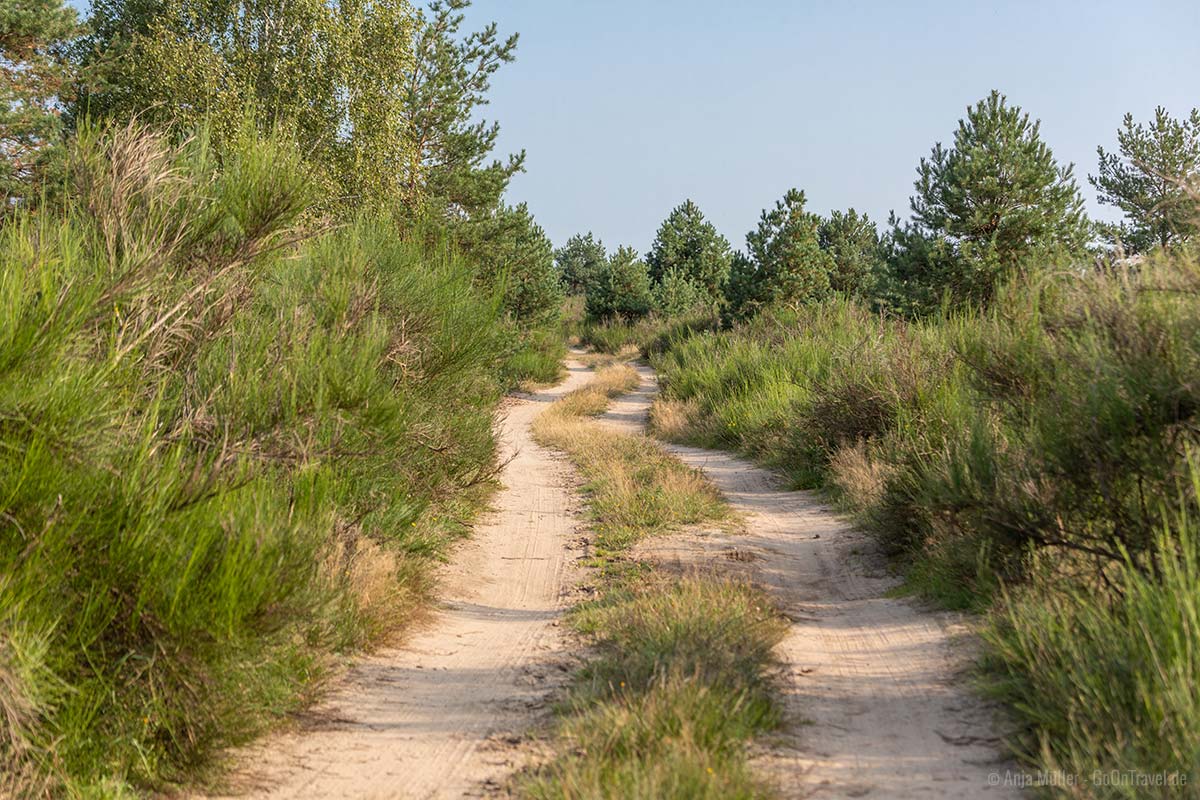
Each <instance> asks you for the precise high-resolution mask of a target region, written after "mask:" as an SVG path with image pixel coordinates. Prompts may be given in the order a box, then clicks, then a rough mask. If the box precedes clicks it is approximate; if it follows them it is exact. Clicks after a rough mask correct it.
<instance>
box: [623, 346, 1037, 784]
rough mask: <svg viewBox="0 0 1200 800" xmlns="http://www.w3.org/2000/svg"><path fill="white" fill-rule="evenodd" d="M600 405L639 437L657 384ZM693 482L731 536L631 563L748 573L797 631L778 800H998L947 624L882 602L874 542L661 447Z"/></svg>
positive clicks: (703, 454)
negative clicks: (737, 518)
mask: <svg viewBox="0 0 1200 800" xmlns="http://www.w3.org/2000/svg"><path fill="white" fill-rule="evenodd" d="M639 372H640V373H641V375H642V379H643V382H642V386H641V388H640V389H639V390H638V391H637V392H635V393H633V394H631V395H628V396H626V397H624V398H621V399H619V400H618V401H616V402H615V403H614V404H613V405H612V406H610V410H609V413H608V414H606V415H605V416H604V417H603V419H604V421H605V422H606V423H607V424H609V425H611V426H614V427H617V428H619V429H622V430H625V431H629V432H637V431H641V430H643V429H644V426H645V422H646V419H647V414H648V410H649V407H650V404H651V402H652V400H653V397H654V394H655V391H656V388H657V387H656V382H655V375H654V373H653V371H652V370H650V369H649V368H647V367H641V368H639ZM668 449H669V450H670V451H671V452H672V453H673V454H674V455H676V456H677V457H679V458H680V459H681V460H683V461H684V462H685V463H687V464H688V465H690V466H692V467H695V468H698V469H701V470H703V471H704V472H705V473H706V474H707V475H708V476H709V478H710V479H711V480H712V481H713V483H715V484H716V486H717V487H718V488H719V489H720V490H721V491H722V493H723V494H724V495H725V497H726V498H727V499H728V500H729V502H730V503H731V504H732V505H733V506H734V507H735V508H737V509H738V510H739V511H741V512H742V513H743V514H744V515H745V518H746V525H745V530H746V533H745V534H742V535H737V536H723V535H722V536H703V535H688V536H676V537H669V538H665V539H655V540H651V541H650V542H648V543H647V544H646V545H645V546H644V547H643V548H642V549H641V552H640V555H644V556H647V557H652V558H655V559H657V560H660V561H662V562H666V563H671V562H674V563H676V564H678V565H679V566H680V567H682V568H688V567H692V566H695V565H698V564H710V565H714V566H718V568H719V569H720V570H722V571H728V570H730V569H740V570H744V571H745V572H746V573H748V574H749V576H750V577H751V578H752V579H753V580H755V581H756V582H759V583H761V584H763V585H764V586H766V587H768V588H769V589H770V590H771V591H772V593H773V595H774V596H775V597H776V598H777V601H778V602H779V603H780V605H781V607H782V609H783V611H784V613H786V614H787V615H788V616H789V617H790V618H791V619H792V620H793V621H794V623H795V624H793V625H792V628H791V632H790V633H789V635H788V636H787V638H786V639H785V641H784V642H783V643H782V646H781V648H780V654H781V656H782V659H783V662H784V665H785V669H786V678H787V687H786V698H787V704H788V709H789V712H790V713H789V716H790V718H791V719H792V720H805V721H807V722H809V723H811V724H806V725H798V726H793V731H792V732H791V733H790V734H788V735H787V739H786V740H784V741H782V742H781V743H780V744H781V746H779V747H773V748H770V749H769V750H768V751H767V752H766V753H764V754H763V756H762V757H761V758H760V759H758V766H759V767H760V768H762V769H763V770H764V771H766V772H767V773H768V774H770V775H771V776H772V777H773V778H774V779H775V781H776V782H777V784H778V785H779V786H780V787H781V789H782V790H783V791H784V793H785V795H786V796H788V797H815V798H848V797H877V798H887V800H903V799H904V798H976V797H983V798H1000V797H1006V796H1017V795H1016V794H1015V792H1014V790H1011V789H1005V788H1002V787H997V788H993V787H990V786H989V785H988V784H989V776H990V775H991V774H993V773H999V774H1003V773H1004V772H1005V770H1006V769H1008V768H1009V765H1008V764H1007V763H1006V762H1005V760H1004V759H1003V757H1002V756H1001V755H1000V753H999V752H998V745H999V740H998V738H997V731H996V720H995V718H994V716H995V715H994V712H993V709H991V708H989V707H988V706H987V705H986V704H984V703H982V702H981V701H980V700H979V699H978V698H977V697H976V696H974V694H973V693H972V691H971V690H970V687H969V685H968V684H967V682H966V680H965V676H964V674H963V672H964V670H965V668H966V666H967V662H968V660H969V658H970V647H969V644H968V643H967V642H955V641H954V640H955V639H956V637H959V636H961V635H963V634H965V629H964V627H963V626H962V625H961V624H959V623H958V622H957V621H956V617H955V616H954V615H950V614H945V613H934V612H930V611H927V610H923V609H920V608H918V607H917V606H916V605H915V604H913V603H911V602H909V601H906V600H901V599H894V598H889V597H887V596H886V593H887V591H888V590H889V589H891V588H893V587H894V586H895V585H896V583H897V581H896V579H895V578H894V577H891V576H889V575H888V573H887V571H886V565H885V563H884V562H883V560H882V559H881V558H880V557H879V556H878V555H877V554H873V550H874V548H873V546H872V542H871V540H870V539H869V538H868V537H867V536H865V535H864V534H862V533H861V532H858V531H856V530H854V529H853V528H852V527H850V526H849V525H847V524H846V523H845V522H844V521H843V520H841V519H840V518H839V517H838V516H837V515H835V514H834V513H833V512H831V511H830V510H829V509H828V508H826V507H825V506H823V505H822V504H821V502H820V501H819V500H818V499H817V498H816V497H815V496H814V495H812V494H811V493H807V492H793V491H785V490H783V489H781V487H780V485H779V481H778V479H777V478H776V477H775V476H774V475H773V474H771V473H770V472H767V471H766V470H763V469H759V468H758V467H755V466H754V465H752V464H750V463H748V462H746V461H743V460H741V459H738V458H736V457H734V456H731V455H729V454H726V453H720V452H714V451H709V450H701V449H698V448H690V447H678V446H673V445H672V446H668Z"/></svg>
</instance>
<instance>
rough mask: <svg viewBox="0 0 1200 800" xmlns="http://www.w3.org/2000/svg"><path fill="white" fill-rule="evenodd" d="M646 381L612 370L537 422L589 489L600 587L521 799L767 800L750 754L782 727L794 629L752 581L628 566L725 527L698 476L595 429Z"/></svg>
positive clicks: (649, 447)
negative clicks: (695, 533)
mask: <svg viewBox="0 0 1200 800" xmlns="http://www.w3.org/2000/svg"><path fill="white" fill-rule="evenodd" d="M637 383H638V376H637V373H636V372H635V371H634V370H632V369H631V368H630V367H629V366H628V365H613V366H609V367H605V368H603V369H601V370H600V372H599V373H598V374H597V378H596V380H595V381H594V382H593V383H592V384H591V385H589V386H587V387H585V388H583V389H581V390H578V391H577V392H574V393H572V394H571V395H568V396H567V397H565V398H563V399H562V400H560V401H559V402H558V403H557V404H555V405H554V406H552V407H551V408H550V409H549V410H548V411H547V412H545V413H544V414H543V415H542V416H541V417H540V418H539V419H538V421H537V422H536V423H535V435H536V436H537V437H538V439H539V441H541V442H542V443H544V444H547V445H549V446H552V447H556V448H559V449H561V450H563V451H565V452H566V453H567V454H568V455H569V456H570V457H571V459H572V460H573V461H574V462H575V463H576V465H577V466H578V467H579V469H580V471H581V472H582V473H583V475H584V477H585V479H587V481H588V483H587V491H588V503H589V506H590V509H591V512H592V516H593V518H594V520H595V527H594V529H595V533H596V544H597V547H596V551H597V554H598V556H599V557H600V566H601V567H602V569H601V570H600V573H599V574H600V577H601V578H602V585H601V587H600V592H599V595H598V598H597V599H596V600H593V601H590V602H587V603H584V604H582V605H581V606H579V607H578V608H577V609H576V610H575V612H574V613H573V615H572V621H573V623H574V625H575V627H576V629H577V630H579V631H580V632H581V633H583V634H584V635H586V636H587V637H588V638H589V640H590V641H591V642H592V644H593V648H594V654H595V655H594V657H593V658H591V660H590V661H589V662H588V664H587V665H586V666H585V667H584V668H583V669H582V670H581V671H580V673H579V674H578V675H577V676H576V680H575V684H574V686H573V688H572V690H571V693H570V696H569V697H568V699H567V700H566V702H565V703H564V704H563V705H564V711H563V720H562V722H561V724H560V727H559V731H558V736H557V740H558V747H557V748H556V749H557V750H558V751H559V752H560V755H559V756H558V757H557V758H555V759H554V760H553V761H551V762H550V763H548V764H546V765H544V766H543V767H541V768H540V769H538V770H536V771H535V772H533V773H532V774H530V775H528V776H526V777H525V778H524V779H523V780H522V782H521V783H520V784H519V787H518V789H519V791H520V793H521V794H522V795H523V796H526V797H533V798H613V799H614V800H615V799H616V798H646V799H647V800H649V798H680V800H682V799H683V798H761V797H769V796H771V794H772V792H771V789H770V787H767V786H765V785H764V784H763V783H762V782H761V781H759V780H758V779H756V778H755V777H754V776H753V775H752V774H751V771H750V769H749V767H748V765H747V762H746V746H747V743H748V742H749V740H750V739H751V738H753V737H754V736H755V735H757V734H759V733H761V732H763V731H766V730H770V729H771V728H773V727H775V726H776V725H777V724H778V723H779V711H778V708H777V706H776V704H775V700H774V687H773V683H772V678H773V669H774V658H773V655H772V650H773V648H774V647H775V645H776V644H777V643H778V642H779V640H780V639H781V638H782V636H783V634H784V632H785V631H786V627H787V626H786V623H785V622H784V621H783V620H782V619H781V618H780V617H779V616H778V615H777V614H775V613H774V611H773V610H772V608H771V607H770V604H769V602H768V600H767V599H766V598H765V596H764V595H763V594H762V593H761V592H760V591H758V590H756V589H754V588H752V587H750V586H749V585H747V584H745V583H737V582H733V581H727V580H723V579H720V578H719V577H716V576H711V575H698V574H697V575H691V576H686V577H682V578H680V577H679V576H675V575H668V574H666V573H664V572H660V571H657V570H655V569H654V568H653V567H651V566H649V565H645V564H636V563H632V562H629V561H627V560H624V558H623V556H622V555H621V554H622V551H624V550H626V549H627V548H628V547H629V546H630V545H631V544H633V543H634V542H636V541H637V540H639V539H641V538H643V537H645V536H648V535H652V534H655V533H660V532H664V531H668V530H672V529H678V528H679V527H681V526H684V525H688V524H693V523H701V522H723V521H726V520H728V519H729V510H728V508H727V506H726V505H725V504H724V502H723V501H722V500H721V498H720V496H719V494H718V493H717V492H716V490H715V489H714V488H713V487H712V486H711V484H709V483H708V482H707V481H706V480H705V479H704V478H703V476H702V475H701V474H699V473H697V472H695V471H694V470H690V469H688V468H687V467H685V466H684V465H682V464H681V463H680V462H678V461H677V460H675V459H673V458H671V457H670V456H668V455H667V454H666V453H664V452H663V451H662V449H661V448H659V447H658V446H657V445H655V444H653V443H652V442H650V441H649V440H648V439H646V438H645V437H642V436H629V435H624V434H620V433H613V432H610V431H607V430H605V429H603V428H602V427H600V426H599V425H598V424H597V423H596V422H595V421H593V420H592V419H590V417H593V416H596V415H598V414H600V413H603V411H604V410H605V408H606V407H607V403H608V399H609V398H611V397H614V396H617V395H619V394H621V393H623V392H625V391H628V390H630V389H632V388H634V387H635V386H636V385H637Z"/></svg>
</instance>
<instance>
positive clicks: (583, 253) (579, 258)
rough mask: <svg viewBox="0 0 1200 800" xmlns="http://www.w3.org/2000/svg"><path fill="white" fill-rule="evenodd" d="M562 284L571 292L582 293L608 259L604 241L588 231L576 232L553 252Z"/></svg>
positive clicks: (593, 280)
mask: <svg viewBox="0 0 1200 800" xmlns="http://www.w3.org/2000/svg"><path fill="white" fill-rule="evenodd" d="M554 261H555V263H556V264H557V265H558V271H559V274H560V275H561V276H562V281H563V286H564V287H565V288H566V290H567V291H568V292H571V293H572V294H584V293H586V292H587V290H588V287H589V286H591V285H592V283H593V282H595V280H596V278H597V276H598V275H599V274H600V272H601V271H602V270H603V269H604V265H605V263H606V262H607V261H608V252H607V251H606V250H605V249H604V243H603V242H601V241H600V240H599V239H597V238H596V237H595V236H593V235H592V234H591V233H590V232H588V233H586V234H576V235H574V236H572V237H571V238H570V239H568V240H567V243H566V244H565V245H563V246H562V247H560V248H559V249H558V250H556V251H555V253H554Z"/></svg>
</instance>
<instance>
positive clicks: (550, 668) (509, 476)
mask: <svg viewBox="0 0 1200 800" xmlns="http://www.w3.org/2000/svg"><path fill="white" fill-rule="evenodd" d="M589 375H590V372H589V371H588V370H586V369H584V368H583V367H581V366H579V365H571V371H570V375H569V377H568V379H567V380H566V381H565V382H564V383H563V384H561V385H559V386H558V387H556V388H554V389H551V390H547V391H543V392H539V393H536V394H534V395H532V396H530V397H527V398H523V399H517V400H513V401H511V402H510V403H509V404H508V406H507V408H506V412H507V413H506V416H505V419H504V420H503V422H502V428H501V441H502V447H503V449H504V451H505V454H506V455H509V456H512V460H511V461H510V462H509V463H508V465H507V467H506V469H505V471H504V474H503V476H502V480H503V482H504V489H503V490H502V491H500V492H499V493H498V494H497V496H496V497H495V498H494V501H493V505H494V507H495V508H496V509H497V510H496V511H495V512H493V513H492V514H490V515H489V516H488V517H487V518H486V519H485V520H484V521H483V522H482V524H480V525H479V526H478V528H477V530H476V531H475V534H474V536H473V537H472V539H471V540H470V541H469V542H468V543H466V544H465V545H463V546H462V547H461V548H460V549H459V550H458V552H457V553H456V554H455V556H454V558H453V562H452V564H451V565H450V566H449V567H448V568H447V569H446V570H445V574H444V576H443V579H442V592H441V597H442V607H441V610H440V611H439V613H437V615H436V617H435V619H434V620H433V622H432V624H430V625H428V626H426V628H425V629H424V630H421V631H419V632H417V633H415V634H414V635H413V636H411V638H410V639H409V640H408V641H407V642H406V643H405V645H404V646H403V647H401V648H398V649H394V650H389V651H385V652H381V653H378V654H376V655H374V656H371V657H369V658H365V659H363V660H361V661H359V662H358V663H357V664H356V665H355V666H354V667H353V668H352V669H351V670H350V671H349V672H348V674H347V675H346V676H345V678H344V679H343V680H341V681H340V682H339V684H338V686H337V687H336V688H335V689H334V691H333V692H332V694H331V695H330V697H329V698H328V699H327V700H326V701H325V702H324V703H322V704H321V706H320V707H319V708H317V709H316V710H315V711H314V712H313V713H312V714H310V715H307V716H306V718H305V721H304V722H303V724H301V725H300V726H299V729H297V730H294V731H291V732H289V733H287V734H283V735H279V736H275V737H271V738H268V739H267V740H265V741H263V742H262V743H260V744H258V745H256V746H255V747H254V748H252V749H251V750H250V751H248V752H247V753H246V754H245V757H244V759H243V762H244V763H245V764H246V765H247V766H246V767H244V768H243V769H241V770H240V771H238V773H237V774H236V775H235V777H234V779H233V785H234V786H237V787H239V792H240V793H238V794H236V795H234V796H236V797H242V798H279V799H280V800H283V799H285V798H297V799H299V798H303V799H304V800H325V799H326V798H328V800H348V799H349V798H355V799H356V800H358V799H360V798H361V799H362V800H376V799H379V800H382V799H383V798H389V799H390V798H459V797H472V796H479V795H482V794H485V793H487V791H488V789H489V788H494V787H496V786H497V785H498V784H499V783H501V782H502V781H503V780H504V779H505V778H507V776H508V775H509V774H511V772H512V771H513V770H514V769H515V768H516V767H517V766H518V764H517V763H515V760H518V759H519V758H520V750H519V749H517V748H514V747H512V743H513V742H514V741H515V740H516V737H517V736H519V735H520V734H522V733H523V732H525V731H527V730H528V728H529V727H530V725H531V724H533V723H534V722H535V721H536V719H537V717H538V716H539V715H540V714H541V713H543V712H544V709H545V706H546V699H547V696H548V694H549V693H550V692H552V691H553V690H554V689H555V688H557V687H558V686H561V685H562V683H563V681H564V679H565V676H566V674H567V673H566V670H567V669H568V665H567V664H566V663H565V662H564V658H563V654H564V649H565V644H566V643H565V641H564V637H563V636H562V634H561V633H560V631H559V628H558V627H557V619H558V617H559V614H560V613H561V611H562V610H563V608H564V607H565V605H566V604H567V598H566V596H565V595H566V592H567V589H568V588H569V587H570V586H571V585H572V582H573V581H572V578H573V575H572V573H573V571H574V563H575V561H576V556H577V555H579V554H580V553H573V552H572V551H573V550H578V549H579V548H581V547H582V545H581V544H579V543H578V542H576V541H573V540H574V539H576V538H578V537H577V535H576V533H577V532H576V526H577V519H578V501H577V499H576V497H575V496H574V493H573V492H572V491H571V490H570V488H569V482H568V480H567V478H566V474H565V470H564V467H563V465H562V462H561V461H560V460H558V459H557V458H556V457H555V456H553V455H551V454H550V453H549V452H547V451H545V450H543V449H542V448H540V447H538V446H536V445H535V444H534V443H533V441H532V439H531V438H530V434H529V426H530V423H531V422H532V420H533V418H534V417H535V416H537V414H539V413H540V412H541V411H542V410H544V409H545V408H546V407H547V406H548V405H549V403H550V402H553V401H554V400H556V399H558V398H559V397H561V396H562V395H563V394H565V393H566V392H568V391H570V390H572V389H575V388H578V387H579V386H580V385H582V384H584V383H586V382H587V380H588V377H589Z"/></svg>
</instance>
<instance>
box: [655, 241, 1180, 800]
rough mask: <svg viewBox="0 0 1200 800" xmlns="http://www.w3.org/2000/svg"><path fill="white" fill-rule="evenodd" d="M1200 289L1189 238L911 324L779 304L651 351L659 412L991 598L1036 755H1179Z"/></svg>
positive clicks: (1147, 767) (1026, 751)
mask: <svg viewBox="0 0 1200 800" xmlns="http://www.w3.org/2000/svg"><path fill="white" fill-rule="evenodd" d="M1198 293H1200V266H1198V265H1197V264H1196V263H1195V262H1194V261H1193V260H1190V258H1189V257H1188V256H1187V255H1186V254H1183V253H1178V254H1174V255H1170V256H1165V255H1160V256H1157V257H1152V258H1150V259H1148V260H1147V261H1145V262H1144V263H1142V264H1141V265H1139V266H1138V267H1137V268H1136V269H1132V268H1126V269H1110V270H1106V271H1102V272H1101V271H1097V272H1092V273H1088V274H1086V275H1079V274H1059V275H1053V276H1047V275H1041V276H1024V277H1021V278H1018V279H1014V280H1012V281H1010V282H1009V283H1008V284H1006V285H1005V286H1002V287H1001V288H1000V290H999V293H998V294H997V296H996V299H995V302H994V303H993V305H992V307H991V308H990V309H988V310H986V311H970V312H965V311H960V312H956V313H953V314H948V315H943V316H931V317H926V318H924V319H922V320H921V321H919V322H908V321H905V320H902V319H895V318H891V317H888V316H881V315H876V314H871V313H868V312H867V311H865V310H864V309H862V308H861V307H859V306H857V305H855V304H854V303H852V302H848V301H845V300H836V301H832V302H828V303H823V304H819V305H814V306H804V307H800V308H797V309H788V310H779V309H776V310H774V311H772V312H771V313H768V314H762V315H759V316H758V317H757V318H755V319H754V320H752V321H751V322H749V323H746V324H743V325H741V326H739V327H736V328H734V329H733V330H730V331H724V332H721V333H706V334H702V335H699V336H692V337H690V338H686V339H678V340H675V341H674V342H673V344H672V346H671V347H670V349H669V350H668V351H666V352H665V353H662V354H659V355H658V356H656V357H655V358H654V363H655V366H656V367H657V368H658V369H659V371H660V379H661V381H660V382H661V384H662V386H663V391H664V394H663V399H661V400H660V401H659V405H658V407H656V409H655V410H654V412H653V414H652V418H653V419H654V421H655V426H656V429H657V430H659V431H660V432H663V433H665V434H670V435H672V436H673V437H674V438H677V439H679V440H681V441H685V442H691V443H699V444H703V445H707V446H719V447H727V448H736V449H738V450H742V451H744V452H746V453H748V454H750V455H752V456H755V457H756V458H758V459H760V460H762V461H763V462H765V463H767V464H770V465H772V466H775V467H778V468H780V469H782V470H784V471H786V472H787V473H788V474H789V475H790V476H791V477H792V479H793V481H794V482H795V484H796V485H798V486H803V487H821V488H824V489H826V490H828V491H830V493H831V494H832V495H833V496H834V497H835V498H836V499H837V500H838V501H839V502H840V503H841V504H842V505H843V507H844V508H846V510H848V511H850V512H852V513H854V514H855V515H856V516H857V518H858V520H859V522H860V523H861V524H862V525H864V526H865V527H866V528H867V529H868V530H870V531H872V532H873V533H874V534H875V535H876V536H877V537H878V538H879V541H880V542H881V543H882V544H883V545H884V546H885V548H886V549H888V550H890V551H891V552H892V553H894V554H896V555H897V556H899V557H900V558H901V559H902V560H903V561H904V562H905V564H906V566H907V574H908V577H909V588H910V589H911V590H914V591H918V592H921V593H923V594H926V595H929V596H932V597H934V598H936V599H938V600H939V601H941V602H942V603H944V604H946V605H949V606H953V607H958V608H965V609H973V610H977V611H981V612H985V613H986V612H991V613H990V614H989V620H988V625H989V628H990V632H989V634H988V639H989V641H990V643H991V650H990V656H989V660H990V663H989V672H990V675H991V676H992V679H993V680H994V681H995V687H996V690H997V692H998V693H999V694H1000V696H1002V697H1003V698H1004V699H1005V700H1007V701H1008V702H1009V703H1010V704H1011V705H1012V707H1013V708H1014V710H1015V712H1016V713H1017V714H1018V715H1019V716H1020V718H1021V719H1022V720H1023V721H1024V722H1025V723H1026V725H1027V727H1026V728H1025V729H1023V730H1022V731H1020V739H1019V741H1020V743H1021V745H1022V748H1021V750H1020V751H1019V753H1020V755H1021V756H1022V757H1023V758H1024V759H1025V760H1026V761H1027V762H1028V763H1029V764H1031V765H1032V766H1034V767H1036V768H1039V769H1043V770H1060V771H1062V772H1064V773H1067V774H1073V775H1081V776H1083V778H1084V779H1085V780H1086V779H1088V778H1090V776H1091V775H1093V773H1094V772H1095V771H1096V770H1101V771H1105V772H1108V771H1111V770H1134V771H1140V772H1143V773H1145V774H1152V773H1156V772H1159V771H1165V772H1168V773H1171V772H1176V773H1184V774H1190V773H1191V772H1192V771H1193V770H1194V769H1195V764H1196V763H1197V757H1198V756H1197V752H1196V747H1195V742H1196V737H1197V726H1198V725H1200V708H1198V707H1197V702H1196V693H1195V691H1194V687H1195V685H1196V682H1197V678H1198V673H1197V669H1198V665H1197V661H1196V658H1195V653H1196V652H1198V651H1200V621H1198V618H1197V613H1198V612H1197V608H1196V607H1195V606H1196V604H1195V602H1194V601H1195V598H1197V597H1200V592H1198V584H1197V581H1198V580H1200V575H1198V574H1197V571H1196V558H1197V550H1196V541H1195V535H1194V534H1195V532H1194V530H1193V528H1194V524H1193V523H1194V520H1195V519H1196V518H1197V514H1198V513H1200V478H1198V472H1197V467H1196V465H1195V453H1196V452H1197V447H1200V394H1198V393H1197V387H1200V308H1198V306H1197V304H1196V302H1195V298H1196V296H1197V294H1198ZM668 421H669V422H670V423H671V424H667V422H668ZM1000 587H1004V588H1003V590H1000ZM995 609H998V610H995ZM1060 788H1062V787H1060ZM1144 791H1145V787H1142V786H1137V785H1126V786H1119V785H1109V786H1103V785H1094V784H1090V783H1085V784H1084V785H1083V787H1082V788H1080V789H1079V791H1077V792H1075V791H1067V789H1066V788H1063V791H1062V796H1064V797H1065V796H1070V797H1137V796H1142V794H1144ZM1184 794H1186V792H1177V791H1168V792H1165V793H1164V796H1177V795H1179V796H1182V795H1184Z"/></svg>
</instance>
